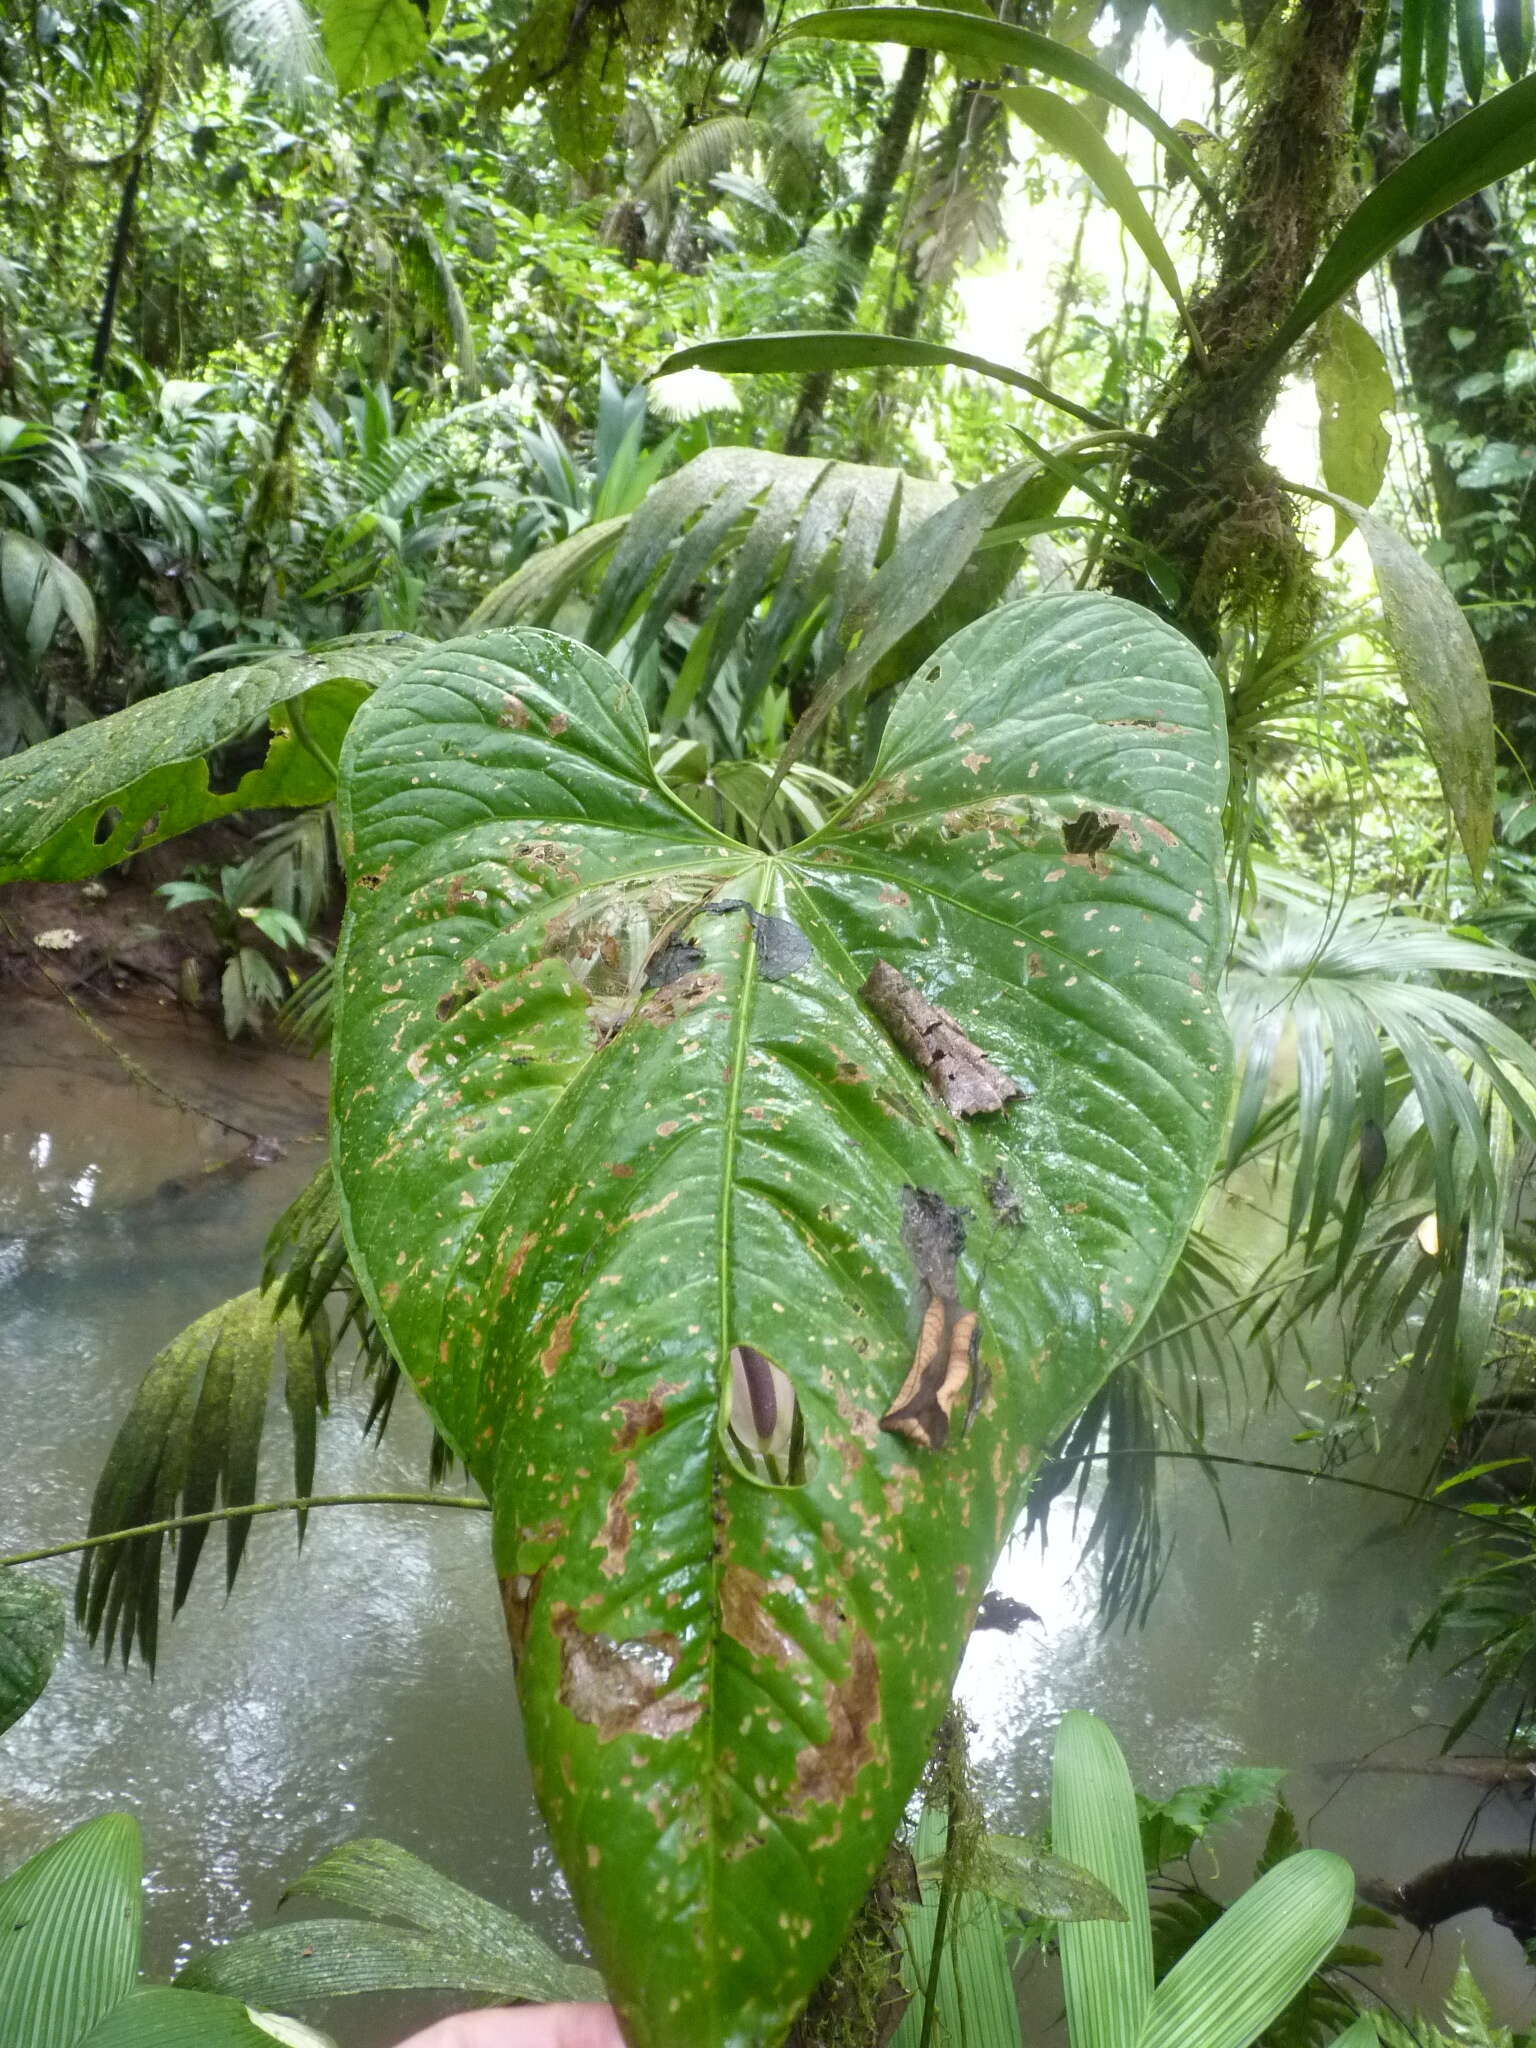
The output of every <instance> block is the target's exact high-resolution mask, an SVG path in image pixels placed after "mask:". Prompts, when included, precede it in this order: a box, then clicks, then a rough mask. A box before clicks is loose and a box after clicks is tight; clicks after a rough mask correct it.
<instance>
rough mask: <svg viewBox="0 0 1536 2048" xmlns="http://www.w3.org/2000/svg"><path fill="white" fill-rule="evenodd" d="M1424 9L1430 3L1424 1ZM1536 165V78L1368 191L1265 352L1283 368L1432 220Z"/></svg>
mask: <svg viewBox="0 0 1536 2048" xmlns="http://www.w3.org/2000/svg"><path fill="white" fill-rule="evenodd" d="M1416 4H1420V5H1421V4H1423V0H1416ZM1533 158H1536V79H1523V80H1522V82H1521V83H1520V84H1519V85H1511V86H1508V87H1506V88H1505V90H1504V91H1503V92H1500V93H1495V94H1494V96H1493V98H1492V99H1488V100H1484V101H1483V103H1482V105H1481V106H1480V107H1474V108H1473V109H1472V110H1471V112H1470V113H1467V114H1463V115H1462V117H1461V119H1460V120H1459V121H1453V122H1452V123H1451V124H1450V126H1449V127H1448V128H1443V129H1442V130H1441V131H1440V133H1439V134H1438V135H1436V136H1435V137H1433V139H1432V140H1431V141H1429V142H1426V143H1425V144H1424V145H1423V147H1422V148H1420V149H1416V150H1415V151H1414V152H1413V154H1412V155H1411V156H1409V157H1407V158H1406V159H1405V160H1404V161H1403V162H1402V163H1401V164H1399V165H1398V167H1397V169H1396V170H1395V171H1392V172H1390V173H1389V174H1388V175H1387V176H1386V177H1385V178H1383V179H1382V181H1381V183H1380V184H1379V185H1377V186H1376V187H1375V188H1374V190H1372V191H1370V192H1368V193H1367V194H1366V196H1365V198H1364V199H1362V200H1361V202H1360V204H1359V205H1358V206H1357V207H1356V208H1355V210H1354V212H1353V213H1352V214H1350V216H1349V217H1348V219H1347V220H1346V221H1345V222H1344V225H1343V226H1342V227H1341V228H1340V229H1339V232H1338V233H1337V234H1336V235H1335V236H1334V238H1333V241H1332V242H1331V243H1330V245H1329V248H1328V253H1327V254H1326V255H1325V256H1324V257H1323V260H1322V262H1321V263H1319V264H1318V266H1317V268H1316V270H1315V271H1314V272H1313V273H1312V277H1311V279H1310V281H1309V282H1308V284H1307V285H1306V286H1305V287H1304V289H1303V290H1302V293H1301V295H1300V297H1299V298H1298V299H1297V300H1296V303H1295V304H1294V305H1293V306H1292V308H1291V310H1290V312H1289V313H1288V314H1287V315H1286V317H1285V319H1284V320H1282V321H1281V323H1280V326H1279V328H1278V329H1277V330H1276V332H1275V334H1274V335H1273V337H1272V338H1271V339H1270V341H1269V342H1268V343H1267V344H1266V346H1265V347H1264V349H1263V351H1262V353H1261V355H1260V358H1259V362H1260V364H1261V365H1268V364H1273V363H1276V362H1278V361H1279V360H1280V359H1281V357H1283V356H1284V355H1285V354H1287V352H1288V351H1289V350H1290V349H1291V347H1292V346H1293V345H1294V344H1295V343H1296V342H1298V341H1299V340H1300V339H1301V337H1302V336H1303V335H1304V334H1305V333H1306V331H1307V329H1308V328H1309V327H1310V326H1311V325H1312V323H1313V322H1314V321H1315V320H1317V319H1318V318H1320V316H1321V315H1322V314H1323V313H1324V312H1326V310H1327V309H1328V307H1329V306H1331V305H1333V304H1334V302H1335V301H1336V300H1338V299H1341V298H1343V296H1344V294H1345V293H1346V292H1347V291H1348V290H1349V289H1350V287H1351V286H1352V285H1354V284H1356V283H1358V281H1359V280H1360V279H1361V278H1362V277H1363V276H1364V275H1365V273H1366V271H1368V270H1369V269H1370V268H1371V266H1372V264H1375V263H1379V262H1380V261H1381V260H1382V258H1383V257H1384V256H1387V255H1388V254H1390V252H1391V251H1392V250H1393V249H1394V248H1396V246H1397V244H1398V243H1399V242H1400V241H1402V240H1403V239H1404V237H1405V236H1407V235H1411V234H1412V233H1413V231H1414V229H1415V228H1421V227H1423V226H1424V224H1425V223H1426V222H1427V221H1431V220H1434V219H1436V218H1437V217H1438V216H1439V215H1440V214H1442V213H1445V212H1447V211H1448V210H1449V209H1450V208H1451V207H1453V206H1458V205H1459V204H1460V203H1461V201H1462V200H1463V199H1466V198H1468V197H1470V195H1471V194H1472V193H1474V192H1481V191H1482V189H1483V187H1484V186H1485V185H1492V184H1494V183H1496V182H1497V181H1498V180H1499V179H1500V178H1507V177H1509V176H1510V175H1511V174H1512V173H1513V172H1515V171H1518V170H1521V169H1522V168H1523V167H1524V166H1525V165H1526V164H1528V163H1530V162H1531V161H1532V159H1533Z"/></svg>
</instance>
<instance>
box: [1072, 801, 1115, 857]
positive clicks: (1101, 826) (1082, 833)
mask: <svg viewBox="0 0 1536 2048" xmlns="http://www.w3.org/2000/svg"><path fill="white" fill-rule="evenodd" d="M1119 830H1120V822H1119V820H1118V819H1117V818H1106V817H1105V816H1104V815H1103V813H1102V812H1100V811H1080V812H1079V813H1078V815H1077V816H1076V817H1075V818H1068V819H1067V820H1066V821H1065V823H1064V824H1063V825H1062V828H1061V843H1062V845H1063V846H1064V847H1065V848H1066V850H1067V852H1068V853H1085V854H1089V855H1092V854H1095V853H1103V851H1104V850H1105V848H1106V847H1108V846H1110V845H1112V844H1113V843H1114V837H1115V834H1116V833H1117V832H1118V831H1119Z"/></svg>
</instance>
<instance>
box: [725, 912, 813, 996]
mask: <svg viewBox="0 0 1536 2048" xmlns="http://www.w3.org/2000/svg"><path fill="white" fill-rule="evenodd" d="M730 910H741V911H745V913H746V916H747V921H748V923H749V924H750V925H751V927H752V937H753V939H754V940H755V941H756V944H757V971H758V973H759V974H761V976H762V977H763V979H764V981H783V980H785V979H786V977H787V976H789V975H791V974H796V973H798V972H799V970H800V969H801V968H802V967H804V966H805V965H806V963H807V962H808V961H809V960H810V958H811V953H812V947H811V942H810V940H809V939H808V938H807V937H806V936H805V933H804V932H803V931H801V929H800V927H799V925H797V924H795V923H794V922H793V921H792V920H791V919H789V918H787V917H771V916H770V915H769V914H768V912H767V911H766V910H754V909H753V908H752V905H751V904H750V903H745V902H743V901H742V899H741V898H740V897H739V896H719V897H717V898H716V899H715V901H714V902H713V903H706V904H705V905H704V909H703V915H704V916H706V917H724V916H725V914H726V912H727V911H730Z"/></svg>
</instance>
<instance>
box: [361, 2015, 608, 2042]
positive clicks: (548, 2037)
mask: <svg viewBox="0 0 1536 2048" xmlns="http://www.w3.org/2000/svg"><path fill="white" fill-rule="evenodd" d="M400 2048H624V2036H623V2035H622V2034H621V2033H620V2032H619V2023H618V2021H617V2020H616V2019H615V2018H614V2016H613V2007H612V2006H611V2005H525V2006H520V2007H518V2008H517V2009H515V2010H512V2011H508V2010H507V2009H506V2008H504V2007H503V2008H502V2009H501V2010H499V2011H496V2012H466V2013H459V2014H458V2015H457V2016H456V2017H455V2018H453V2019H451V2020H439V2021H438V2023H437V2025H436V2026H435V2027H428V2028H427V2030H426V2032H425V2033H424V2034H412V2036H411V2038H410V2039H409V2041H402V2042H401V2043H400Z"/></svg>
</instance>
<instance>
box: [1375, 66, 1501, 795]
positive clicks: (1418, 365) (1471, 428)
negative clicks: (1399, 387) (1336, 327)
mask: <svg viewBox="0 0 1536 2048" xmlns="http://www.w3.org/2000/svg"><path fill="white" fill-rule="evenodd" d="M1377 117H1378V122H1379V127H1380V138H1381V139H1380V143H1379V147H1378V151H1377V171H1378V173H1379V174H1380V175H1385V174H1386V173H1387V172H1388V171H1389V170H1391V169H1392V168H1393V167H1394V166H1395V165H1396V164H1397V163H1398V162H1400V161H1401V159H1402V158H1403V157H1404V156H1406V154H1407V153H1408V149H1409V147H1410V145H1409V140H1408V137H1407V135H1406V134H1405V133H1404V131H1403V128H1402V124H1401V122H1400V120H1399V119H1398V116H1397V108H1396V104H1395V100H1382V101H1379V102H1378V105H1377ZM1389 270H1390V274H1391V279H1392V289H1393V293H1394V295H1395V297H1396V300H1397V309H1398V319H1399V322H1400V324H1401V327H1402V333H1403V354H1404V357H1405V359H1406V367H1407V371H1408V379H1409V384H1410V386H1411V390H1412V396H1413V399H1414V402H1415V404H1416V405H1417V407H1418V411H1419V415H1420V418H1421V420H1422V422H1423V425H1424V427H1425V428H1426V429H1427V430H1429V431H1428V433H1427V447H1428V453H1429V479H1430V488H1431V490H1432V491H1433V494H1434V501H1435V502H1434V508H1433V511H1434V518H1435V522H1436V524H1437V525H1438V526H1439V528H1440V532H1441V534H1442V536H1443V537H1444V539H1445V541H1446V542H1447V544H1448V545H1449V546H1450V547H1451V548H1452V549H1453V550H1454V556H1453V558H1452V563H1451V564H1448V565H1447V566H1448V568H1450V569H1451V574H1452V581H1453V583H1454V584H1455V585H1456V587H1457V588H1458V590H1459V592H1460V595H1461V597H1462V600H1463V602H1464V603H1466V604H1468V605H1469V606H1470V607H1471V617H1472V623H1473V626H1474V628H1475V629H1476V631H1477V635H1478V638H1479V639H1480V640H1481V642H1482V644H1483V656H1484V660H1485V661H1486V663H1487V667H1488V673H1489V675H1490V676H1491V677H1492V678H1493V681H1494V684H1495V703H1496V707H1497V711H1498V716H1499V723H1500V725H1501V727H1502V728H1503V730H1504V731H1505V733H1506V734H1507V735H1508V736H1509V737H1510V738H1511V739H1512V740H1513V742H1514V743H1515V744H1516V746H1517V747H1518V749H1519V751H1520V754H1521V757H1522V758H1523V759H1524V760H1525V761H1526V762H1527V763H1528V764H1529V765H1533V766H1536V477H1533V476H1525V477H1523V478H1522V477H1520V476H1518V475H1512V476H1511V478H1510V481H1509V484H1508V486H1507V487H1502V488H1498V487H1494V488H1484V489H1478V488H1471V489H1469V488H1467V487H1466V486H1465V485H1464V484H1462V482H1461V481H1460V478H1459V475H1458V472H1457V470H1456V468H1455V467H1453V465H1452V462H1451V459H1450V457H1449V455H1448V453H1447V450H1446V445H1445V434H1446V430H1450V432H1451V433H1452V435H1453V436H1454V437H1455V438H1457V439H1462V438H1465V439H1472V438H1483V439H1486V440H1487V441H1491V442H1499V443H1505V444H1508V445H1509V446H1511V447H1512V448H1514V449H1515V450H1516V451H1518V455H1524V453H1525V452H1526V451H1529V450H1533V449H1536V376H1533V375H1532V373H1533V372H1536V354H1533V352H1532V333H1531V312H1530V307H1529V305H1528V303H1527V299H1526V293H1525V290H1524V288H1523V286H1524V280H1523V278H1522V276H1521V271H1520V259H1519V251H1518V250H1515V249H1512V248H1511V247H1510V242H1509V229H1508V225H1507V223H1506V222H1504V221H1502V220H1501V219H1500V217H1499V215H1498V213H1496V212H1495V210H1494V208H1493V206H1492V205H1490V203H1489V201H1488V198H1487V196H1486V195H1485V194H1483V193H1481V192H1479V193H1476V194H1474V195H1473V197H1472V198H1470V199H1467V200H1464V201H1463V202H1462V204H1461V205H1460V206H1455V207H1452V209H1451V211H1450V212H1449V213H1445V214H1442V215H1441V216H1440V218H1439V219H1438V220H1434V221H1431V222H1430V224H1429V226H1428V227H1426V228H1424V229H1422V230H1421V232H1420V233H1419V234H1418V235H1417V236H1416V237H1415V238H1414V239H1413V241H1412V242H1411V243H1404V244H1403V245H1402V246H1401V247H1400V248H1399V249H1398V250H1397V251H1396V252H1395V254H1394V255H1393V257H1392V259H1391V262H1390V265H1389ZM1512 354H1513V355H1514V356H1515V358H1516V360H1515V363H1514V364H1513V365H1511V363H1510V357H1511V355H1512ZM1518 455H1517V461H1518ZM1458 564H1459V565H1466V566H1465V567H1457V566H1455V565H1458ZM1468 570H1471V571H1472V573H1471V574H1470V575H1469V574H1468ZM1499 684H1504V685H1506V686H1507V687H1506V688H1504V689H1503V690H1499V689H1498V687H1497V686H1498V685H1499Z"/></svg>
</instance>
